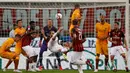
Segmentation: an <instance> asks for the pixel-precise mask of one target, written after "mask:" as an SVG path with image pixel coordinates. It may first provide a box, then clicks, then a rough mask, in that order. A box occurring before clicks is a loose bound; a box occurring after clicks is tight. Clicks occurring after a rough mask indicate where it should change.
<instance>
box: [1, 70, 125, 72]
mask: <svg viewBox="0 0 130 73" xmlns="http://www.w3.org/2000/svg"><path fill="white" fill-rule="evenodd" d="M0 73H14V72H13V70H7V71H6V72H3V71H2V70H0ZM22 73H34V72H27V71H25V70H22ZM36 73H78V70H63V71H60V70H43V71H42V72H36ZM84 73H94V72H93V71H91V70H84ZM97 73H127V72H125V71H124V70H122V71H117V72H113V71H98V72H97Z"/></svg>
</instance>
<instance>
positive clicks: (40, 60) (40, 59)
mask: <svg viewBox="0 0 130 73" xmlns="http://www.w3.org/2000/svg"><path fill="white" fill-rule="evenodd" d="M39 62H40V66H42V65H43V64H42V57H40V58H39Z"/></svg>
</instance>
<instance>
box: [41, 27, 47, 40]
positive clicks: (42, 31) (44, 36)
mask: <svg viewBox="0 0 130 73" xmlns="http://www.w3.org/2000/svg"><path fill="white" fill-rule="evenodd" d="M41 33H42V35H43V38H44V39H45V40H46V39H47V37H46V35H45V32H44V30H43V29H41Z"/></svg>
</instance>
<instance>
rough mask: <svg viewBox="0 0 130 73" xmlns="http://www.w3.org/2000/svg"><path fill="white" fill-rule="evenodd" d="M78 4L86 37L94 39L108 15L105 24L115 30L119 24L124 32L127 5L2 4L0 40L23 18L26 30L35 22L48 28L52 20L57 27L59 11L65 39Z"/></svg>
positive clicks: (72, 3)
mask: <svg viewBox="0 0 130 73" xmlns="http://www.w3.org/2000/svg"><path fill="white" fill-rule="evenodd" d="M75 4H79V5H80V8H81V12H82V13H81V14H82V20H81V23H80V28H81V29H83V32H84V34H85V36H86V37H89V38H94V37H95V24H96V23H97V22H98V21H100V18H99V17H100V15H104V16H105V20H106V22H108V23H110V24H111V27H112V28H113V24H114V22H119V24H120V29H121V30H122V31H123V32H125V24H126V3H125V2H98V3H95V2H78V3H76V2H71V3H69V2H65V3H64V2H47V3H46V2H1V3H0V28H1V29H0V37H8V36H9V32H10V31H11V29H12V28H13V25H14V24H16V21H17V20H18V19H22V21H23V26H24V27H27V25H28V24H29V22H30V21H35V22H36V25H37V26H40V27H41V26H45V25H47V19H52V20H53V25H54V26H55V27H58V21H57V19H56V18H55V14H56V13H57V12H58V11H60V12H61V14H62V16H63V18H62V20H61V21H62V25H63V27H64V32H63V34H62V35H64V36H66V35H68V28H69V21H70V20H69V19H70V17H71V14H72V12H73V9H74V5H75ZM126 25H128V24H126ZM63 40H66V39H63Z"/></svg>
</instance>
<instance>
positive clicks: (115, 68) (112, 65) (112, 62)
mask: <svg viewBox="0 0 130 73" xmlns="http://www.w3.org/2000/svg"><path fill="white" fill-rule="evenodd" d="M111 63H112V66H113V67H114V69H116V66H115V64H114V61H113V60H112V61H111Z"/></svg>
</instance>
